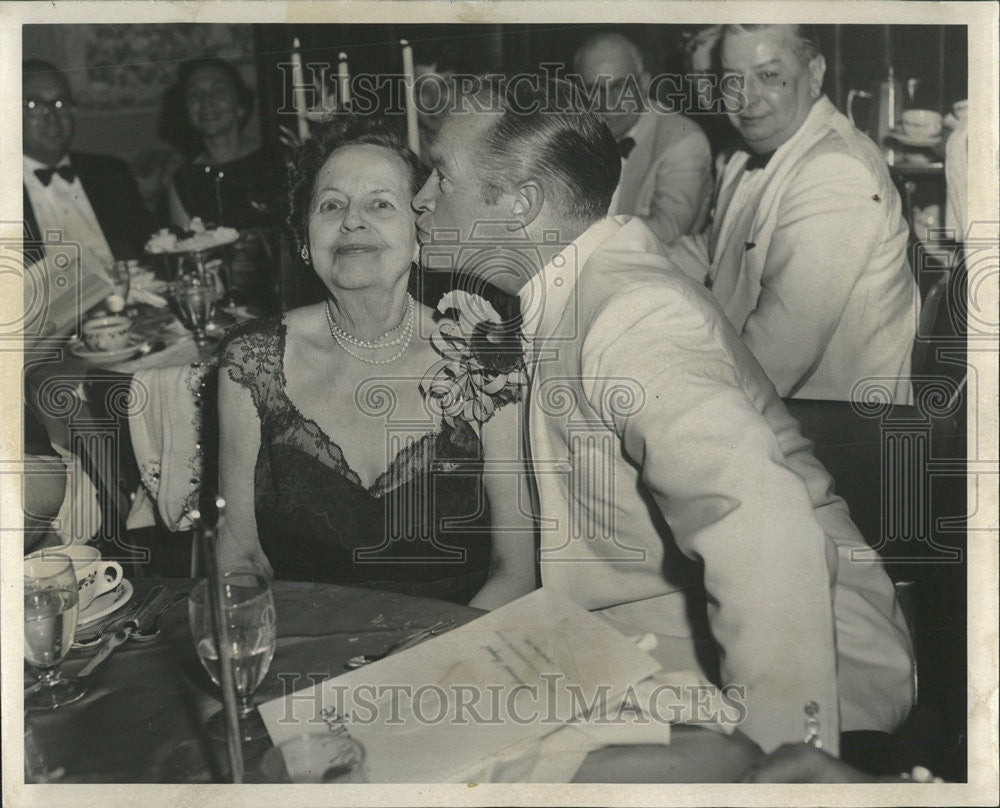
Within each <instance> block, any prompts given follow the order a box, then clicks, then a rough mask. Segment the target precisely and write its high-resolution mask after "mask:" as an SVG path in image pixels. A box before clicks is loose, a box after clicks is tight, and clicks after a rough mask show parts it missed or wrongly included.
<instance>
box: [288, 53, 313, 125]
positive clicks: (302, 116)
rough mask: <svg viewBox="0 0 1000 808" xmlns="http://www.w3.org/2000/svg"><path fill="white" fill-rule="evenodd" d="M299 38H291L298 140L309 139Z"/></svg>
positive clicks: (293, 92)
mask: <svg viewBox="0 0 1000 808" xmlns="http://www.w3.org/2000/svg"><path fill="white" fill-rule="evenodd" d="M299 47H300V45H299V39H298V37H296V38H295V39H293V40H292V97H293V99H294V101H295V116H296V117H297V118H298V122H299V141H301V142H303V143H304V142H305V141H307V140H308V139H309V121H307V120H306V86H305V83H304V81H303V78H302V55H301V54H300V53H299Z"/></svg>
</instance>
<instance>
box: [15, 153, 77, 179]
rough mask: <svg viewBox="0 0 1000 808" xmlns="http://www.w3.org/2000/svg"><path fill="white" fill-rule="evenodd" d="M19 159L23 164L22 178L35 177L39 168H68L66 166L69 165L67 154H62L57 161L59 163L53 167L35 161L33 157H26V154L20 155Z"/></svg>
mask: <svg viewBox="0 0 1000 808" xmlns="http://www.w3.org/2000/svg"><path fill="white" fill-rule="evenodd" d="M21 159H22V161H23V163H24V176H25V177H34V176H35V171H37V170H38V169H39V168H59V167H60V166H68V165H70V162H69V155H68V154H64V155H63V156H62V157H61V158H60V159H59V161H58V162H57V163H56V164H55V165H53V166H49V164H48V163H43V162H41V161H40V160H36V159H35V158H34V157H28V155H26V154H22V155H21Z"/></svg>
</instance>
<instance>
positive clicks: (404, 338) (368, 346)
mask: <svg viewBox="0 0 1000 808" xmlns="http://www.w3.org/2000/svg"><path fill="white" fill-rule="evenodd" d="M326 322H327V325H329V326H330V336H332V337H333V340H334V342H336V343H337V344H338V345H339V346H340V347H341V348H342V349H343V350H344V353H346V354H348V355H349V356H353V357H354V358H355V359H357V360H359V361H361V362H365V363H366V364H369V365H388V364H389V363H390V362H395V361H396V360H397V359H399V357H401V356H402V355H403V354H404V353H406V349H407V348H409V347H410V340H411V339H412V338H413V298H412V297H411V296H410V294H409V293H407V295H406V313H405V314H404V315H403V319H402V320H400V321H399V325H397V326H395V327H394V328H390V329H389V330H388V331H386V332H385V333H384V334H383V335H382V336H381V337H379V338H378V339H374V340H362V339H358V338H357V337H354V336H352V335H351V334H348V333H347V332H346V331H344V329H343V328H341V327H340V326H338V325H337V323H336V322H335V321H334V319H333V312H332V311H330V301H329V300H328V301H327V302H326ZM404 322H405V323H406V325H405V327H404V328H403V332H402V333H401V334H400V335H399V336H398V337H396V338H395V339H394V340H392V341H390V342H384V341H383V340H385V338H386V337H388V336H389V335H390V334H392V333H393V332H394V331H397V330H398V329H399V328H400V327H401V326H403V323H404ZM401 342H402V343H403V347H401V348H400V349H399V350H398V351H397V352H396V353H394V354H393V355H392V356H390V357H389V358H387V359H369V358H368V357H367V356H362V355H361V354H359V353H356V352H355V351H353V350H352V349H351V348H350V345H355V346H357V347H359V348H362V349H364V350H368V351H372V350H379V349H381V348H391V347H392V346H393V345H399V343H401Z"/></svg>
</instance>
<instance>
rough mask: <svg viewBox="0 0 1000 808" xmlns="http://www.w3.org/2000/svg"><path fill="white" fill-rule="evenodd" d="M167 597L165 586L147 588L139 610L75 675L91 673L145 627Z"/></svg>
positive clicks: (81, 675)
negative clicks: (147, 591) (147, 592)
mask: <svg viewBox="0 0 1000 808" xmlns="http://www.w3.org/2000/svg"><path fill="white" fill-rule="evenodd" d="M167 597H168V596H167V588H166V587H165V586H163V585H162V584H159V585H157V586H154V587H153V588H152V589H151V590H149V594H147V595H146V597H145V599H144V600H143V602H142V606H140V607H139V611H137V612H136V613H135V614H134V615H133V616H132V617H130V618H128V619H127V620H126V621H125V622H124V623H123V624H122V626H121V627H120V628H119V629H118V630H117V631H115V633H114V634H113V635H112V636H111V637H109V638H108V639H107V640H105V641H104V642H103V643H102V644H101V647H100V648H99V649H98V651H97V653H96V654H94V656H93V658H92V659H91V660H90V662H88V663H87V664H86V665H84V666H83V669H82V670H81V671H80V672H79V673H78V674H77V676H79V677H84V676H89V675H90V674H92V673H93V672H94V671H95V670H97V667H98V666H99V665H100V664H101V663H102V662H104V660H105V659H107V658H108V657H109V656H111V654H112V652H113V651H114V650H115V649H116V648H117V647H118V646H119V645H121V644H122V643H123V642H125V640H127V639H128V638H129V637H130V636H132V633H133V632H135V631H138V630H140V629H143V628H147V627H148V626H149V621H150V620H152V619H153V618H154V617H155V616H157V615H158V613H159V610H160V609H161V608H162V607H163V604H164V602H165V601H166V599H167Z"/></svg>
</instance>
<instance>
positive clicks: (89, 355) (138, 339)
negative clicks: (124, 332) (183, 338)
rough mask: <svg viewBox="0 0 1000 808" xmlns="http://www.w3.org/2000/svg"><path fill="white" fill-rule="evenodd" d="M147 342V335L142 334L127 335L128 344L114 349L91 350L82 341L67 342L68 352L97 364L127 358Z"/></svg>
mask: <svg viewBox="0 0 1000 808" xmlns="http://www.w3.org/2000/svg"><path fill="white" fill-rule="evenodd" d="M148 342H149V337H147V336H144V335H142V334H131V335H130V336H129V340H128V344H127V345H126V346H125V347H124V348H119V349H118V350H116V351H92V350H90V348H88V347H87V346H86V345H85V344H84V343H83V341H81V340H74V341H73V342H71V343H70V344H69V352H70V353H71V354H73V356H75V357H76V358H77V359H82V360H84V361H85V362H92V363H94V364H97V365H107V364H112V363H114V362H121V361H122V360H124V359H128V358H129V357H130V356H132V354H134V353H135V352H136V351H138V350H139V349H140V348H143V347H145V345H146V344H147V343H148Z"/></svg>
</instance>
